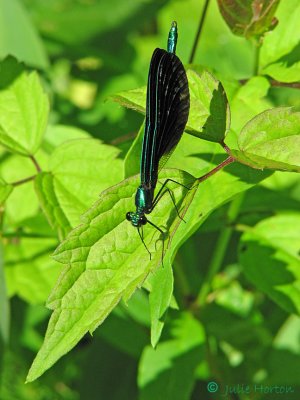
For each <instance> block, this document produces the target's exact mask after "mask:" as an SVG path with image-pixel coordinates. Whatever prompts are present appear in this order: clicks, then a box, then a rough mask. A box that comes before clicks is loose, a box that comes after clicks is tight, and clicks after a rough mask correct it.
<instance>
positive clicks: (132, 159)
mask: <svg viewBox="0 0 300 400" xmlns="http://www.w3.org/2000/svg"><path fill="white" fill-rule="evenodd" d="M144 129H145V124H144V123H143V124H142V126H141V127H140V130H139V131H138V134H137V135H136V137H135V139H134V141H133V142H132V145H131V146H130V149H129V150H128V151H127V153H126V156H125V160H124V176H125V178H129V177H130V176H133V175H135V174H137V173H139V171H140V156H141V149H142V145H143V138H144Z"/></svg>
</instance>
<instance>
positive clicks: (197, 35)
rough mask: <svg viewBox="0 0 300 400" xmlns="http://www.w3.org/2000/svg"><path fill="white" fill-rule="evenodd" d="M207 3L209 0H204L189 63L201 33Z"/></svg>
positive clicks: (193, 55) (192, 59)
mask: <svg viewBox="0 0 300 400" xmlns="http://www.w3.org/2000/svg"><path fill="white" fill-rule="evenodd" d="M208 4H209V0H205V3H204V7H203V11H202V14H201V18H200V22H199V26H198V31H197V33H196V37H195V40H194V44H193V48H192V51H191V55H190V58H189V64H191V63H192V62H193V61H194V57H195V53H196V49H197V46H198V43H199V39H200V35H201V32H202V29H203V24H204V21H205V17H206V12H207V8H208Z"/></svg>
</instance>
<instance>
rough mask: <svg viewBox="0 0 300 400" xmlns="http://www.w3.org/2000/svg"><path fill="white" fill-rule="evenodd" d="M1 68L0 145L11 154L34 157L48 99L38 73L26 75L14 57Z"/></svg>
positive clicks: (45, 115) (45, 116)
mask: <svg viewBox="0 0 300 400" xmlns="http://www.w3.org/2000/svg"><path fill="white" fill-rule="evenodd" d="M0 69H1V74H0V143H1V144H3V145H4V146H5V147H7V148H8V149H9V150H10V151H12V152H14V153H19V154H22V155H25V156H30V155H33V154H35V153H36V151H37V150H38V149H39V147H40V144H41V141H42V138H43V135H44V133H45V130H46V125H47V120H48V113H49V101H48V98H47V96H46V94H45V92H44V90H43V87H42V85H41V83H40V80H39V77H38V75H37V73H36V72H31V73H27V72H26V71H25V70H24V68H23V66H22V65H21V64H18V62H17V61H16V60H15V59H14V58H13V57H11V56H9V57H7V58H6V59H5V60H4V61H3V62H2V63H1V64H0Z"/></svg>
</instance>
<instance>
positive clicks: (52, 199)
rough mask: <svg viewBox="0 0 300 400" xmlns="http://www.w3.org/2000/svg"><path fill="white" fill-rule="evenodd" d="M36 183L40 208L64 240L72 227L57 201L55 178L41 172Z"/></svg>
mask: <svg viewBox="0 0 300 400" xmlns="http://www.w3.org/2000/svg"><path fill="white" fill-rule="evenodd" d="M34 183H35V191H36V193H37V195H38V198H39V202H40V206H41V208H42V210H43V211H44V213H45V215H46V217H47V219H48V221H49V224H50V225H51V226H52V228H53V229H55V230H56V231H57V232H58V237H59V238H60V239H61V240H62V239H63V238H65V237H66V235H67V233H68V232H69V231H70V230H71V225H70V223H69V221H68V219H67V217H66V216H65V214H64V212H63V210H62V208H61V206H60V204H59V200H58V199H57V196H56V193H55V188H54V176H53V175H52V174H51V173H49V172H41V173H39V174H38V175H37V176H36V178H35V181H34Z"/></svg>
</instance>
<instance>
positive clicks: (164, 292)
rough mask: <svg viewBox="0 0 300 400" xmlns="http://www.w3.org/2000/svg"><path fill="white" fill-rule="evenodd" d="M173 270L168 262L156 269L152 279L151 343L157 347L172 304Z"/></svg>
mask: <svg viewBox="0 0 300 400" xmlns="http://www.w3.org/2000/svg"><path fill="white" fill-rule="evenodd" d="M173 284H174V277H173V270H172V265H171V263H170V262H168V264H167V265H164V267H163V268H159V269H158V270H157V271H155V273H154V276H153V277H152V279H151V291H150V295H149V304H150V315H151V345H152V347H156V345H157V343H158V341H159V338H160V335H161V333H162V330H163V327H164V322H165V316H166V313H167V310H168V308H169V306H170V303H171V299H172V294H173Z"/></svg>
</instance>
